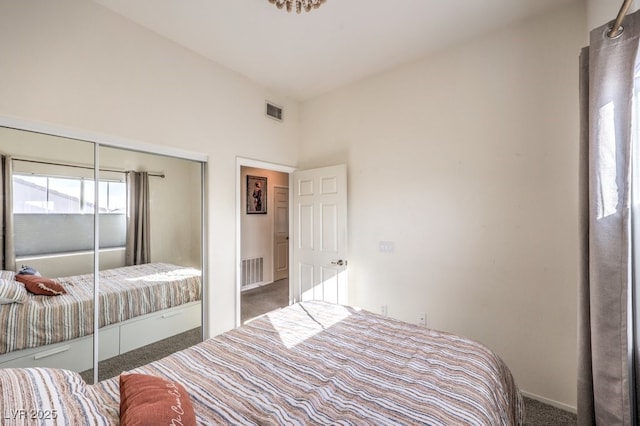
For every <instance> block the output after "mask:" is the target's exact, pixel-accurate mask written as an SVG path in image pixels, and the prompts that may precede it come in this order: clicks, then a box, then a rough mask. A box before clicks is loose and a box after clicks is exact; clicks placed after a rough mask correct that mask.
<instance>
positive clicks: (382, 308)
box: [380, 305, 389, 317]
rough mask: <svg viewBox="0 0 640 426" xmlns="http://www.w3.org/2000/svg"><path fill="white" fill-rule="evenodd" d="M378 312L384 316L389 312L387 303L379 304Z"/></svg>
mask: <svg viewBox="0 0 640 426" xmlns="http://www.w3.org/2000/svg"><path fill="white" fill-rule="evenodd" d="M380 313H381V314H382V315H384V316H385V317H386V316H387V315H388V314H389V307H388V306H387V305H382V306H380Z"/></svg>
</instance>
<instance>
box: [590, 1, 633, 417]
mask: <svg viewBox="0 0 640 426" xmlns="http://www.w3.org/2000/svg"><path fill="white" fill-rule="evenodd" d="M606 31H607V26H602V27H600V28H597V29H595V30H593V31H592V32H591V36H590V45H589V47H587V48H585V49H583V51H582V54H581V55H580V103H581V167H580V175H581V176H580V183H581V184H580V192H581V193H580V200H581V201H580V208H581V239H582V241H581V243H582V244H581V246H582V253H581V259H582V270H581V282H580V290H579V311H578V314H579V319H578V352H579V359H578V370H579V371H578V423H579V424H580V425H594V424H598V425H607V426H609V425H633V424H637V423H636V417H635V416H636V413H637V404H636V395H637V393H636V387H637V386H636V378H635V370H636V369H637V362H636V361H637V360H636V359H635V355H634V352H635V351H636V349H637V341H634V334H635V333H636V331H635V326H634V322H635V321H634V292H635V291H636V288H637V286H634V279H633V276H634V271H633V269H634V260H633V256H634V250H635V249H634V244H633V226H632V225H633V222H634V219H633V214H632V213H633V211H632V202H633V197H632V193H633V191H634V190H635V191H637V189H634V186H633V185H634V181H637V179H634V178H633V177H634V176H633V173H634V171H633V167H632V166H633V162H632V160H633V158H632V155H631V154H632V152H633V151H634V150H636V151H635V154H634V155H636V156H637V155H639V151H637V148H633V147H632V142H634V139H635V136H634V132H632V127H635V126H636V125H637V124H640V123H637V124H633V126H632V121H633V118H634V115H635V114H636V113H637V112H635V107H634V103H633V96H634V75H635V74H636V70H637V53H638V33H639V31H640V15H639V14H638V13H634V14H632V15H629V16H627V17H626V18H625V20H624V32H623V33H622V35H621V36H620V37H619V38H617V39H610V38H608V37H607V36H606V35H605V33H606ZM636 132H637V130H636ZM636 201H637V200H636ZM636 220H637V219H636ZM636 225H637V226H640V223H637V224H636Z"/></svg>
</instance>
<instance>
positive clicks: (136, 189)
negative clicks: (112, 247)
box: [125, 171, 151, 265]
mask: <svg viewBox="0 0 640 426" xmlns="http://www.w3.org/2000/svg"><path fill="white" fill-rule="evenodd" d="M127 204H128V206H127V209H128V211H127V248H126V253H125V257H126V259H125V261H126V264H127V265H139V264H142V263H149V262H150V261H151V243H150V227H149V174H148V173H147V172H132V171H130V172H127Z"/></svg>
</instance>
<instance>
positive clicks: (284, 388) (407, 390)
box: [0, 302, 524, 425]
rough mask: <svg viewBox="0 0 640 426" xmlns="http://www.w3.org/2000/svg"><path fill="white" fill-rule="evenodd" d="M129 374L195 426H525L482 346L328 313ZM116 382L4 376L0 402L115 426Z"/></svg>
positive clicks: (46, 373) (259, 325) (240, 334)
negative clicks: (178, 391)
mask: <svg viewBox="0 0 640 426" xmlns="http://www.w3.org/2000/svg"><path fill="white" fill-rule="evenodd" d="M130 373H141V374H144V377H158V378H164V379H167V380H169V381H171V382H175V383H179V384H180V385H181V386H183V387H184V390H185V391H186V394H188V396H189V398H188V399H189V400H190V402H191V404H192V406H193V411H194V413H195V418H196V420H197V422H198V423H199V424H429V425H453V424H473V425H517V424H523V418H524V411H523V403H522V398H521V396H520V393H519V391H518V388H517V386H516V384H515V382H514V379H513V377H512V375H511V373H510V371H509V369H508V368H507V367H506V365H505V364H504V362H502V360H501V359H500V358H499V357H498V356H497V355H496V354H494V353H493V352H492V351H490V350H489V349H488V348H486V347H484V346H483V345H481V344H479V343H476V342H474V341H471V340H469V339H465V338H462V337H460V336H456V335H452V334H448V333H444V332H440V331H436V330H430V329H426V328H421V327H418V326H415V325H411V324H407V323H404V322H401V321H398V320H394V319H391V318H388V317H383V316H380V315H377V314H373V313H370V312H367V311H363V310H359V309H355V308H350V307H344V306H340V305H333V304H327V303H324V302H303V303H299V304H295V305H292V306H289V307H287V308H283V309H281V310H278V311H274V312H272V313H269V314H267V315H265V316H262V317H260V318H258V319H257V320H254V321H252V322H250V323H249V324H246V325H244V326H242V327H240V328H237V329H234V330H231V331H229V332H226V333H223V334H222V335H220V336H217V337H215V338H212V339H209V340H206V341H204V342H202V343H200V344H197V345H195V346H193V347H190V348H188V349H185V350H183V351H180V352H176V353H174V354H172V355H170V356H168V357H166V358H164V359H161V360H158V361H155V362H152V363H150V364H147V365H145V366H143V367H140V368H137V369H135V370H132V371H130V372H126V374H125V373H123V375H121V377H122V378H125V377H132V376H130V375H129V374H130ZM119 380H120V378H118V377H115V378H112V379H109V380H106V381H102V382H99V383H97V384H95V385H86V384H84V382H82V379H81V378H80V377H79V375H77V374H76V373H73V372H70V371H65V370H52V369H9V370H0V392H1V393H0V396H2V398H3V404H4V406H5V407H8V408H5V414H6V412H7V410H9V411H10V410H11V409H13V408H15V409H26V410H33V413H36V414H42V415H51V413H55V416H56V418H57V420H59V421H60V424H64V423H65V422H69V423H73V419H79V418H82V419H84V422H85V423H89V424H118V423H119V420H120V419H119V416H120V411H119V409H120V395H121V394H120V392H121V391H122V390H123V389H121V388H120V381H119ZM16 389H21V391H20V392H18V394H19V395H16ZM36 401H37V402H36ZM127 407H128V406H127ZM173 408H175V407H173ZM127 409H129V408H127ZM0 414H2V413H0ZM69 419H71V420H69Z"/></svg>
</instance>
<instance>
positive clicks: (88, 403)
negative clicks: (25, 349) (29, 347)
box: [0, 368, 113, 425]
mask: <svg viewBox="0 0 640 426" xmlns="http://www.w3.org/2000/svg"><path fill="white" fill-rule="evenodd" d="M0 395H2V396H3V399H2V412H1V413H0V416H2V418H6V419H7V421H6V423H3V424H16V425H18V424H20V425H22V424H25V425H26V424H47V425H48V424H56V425H57V424H65V425H74V424H87V425H107V424H113V421H110V420H111V419H109V418H108V417H107V416H108V413H107V412H105V410H104V409H103V408H102V407H101V406H100V405H99V403H98V402H97V401H95V399H94V398H92V397H93V396H94V395H93V394H92V393H90V392H89V389H88V388H87V385H86V383H85V382H84V380H82V377H80V375H79V374H78V373H75V372H73V371H68V370H61V369H57V368H5V369H2V374H0ZM21 413H22V417H21ZM32 415H37V417H35V418H33V422H32V421H31V420H30V419H32V417H31V416H32ZM8 416H14V418H15V420H14V421H12V420H11V418H9V417H8Z"/></svg>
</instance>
